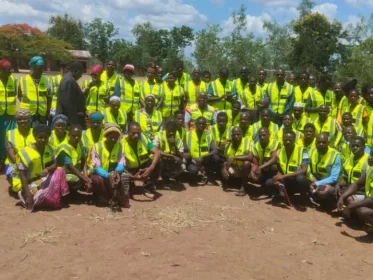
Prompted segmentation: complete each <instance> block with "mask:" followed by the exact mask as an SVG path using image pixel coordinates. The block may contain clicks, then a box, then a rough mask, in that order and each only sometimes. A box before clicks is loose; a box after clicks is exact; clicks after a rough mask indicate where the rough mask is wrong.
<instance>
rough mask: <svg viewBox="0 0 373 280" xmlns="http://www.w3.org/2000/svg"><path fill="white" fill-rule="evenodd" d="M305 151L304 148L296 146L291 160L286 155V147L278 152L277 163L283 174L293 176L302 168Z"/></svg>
mask: <svg viewBox="0 0 373 280" xmlns="http://www.w3.org/2000/svg"><path fill="white" fill-rule="evenodd" d="M303 149H304V148H303V147H302V146H299V145H297V144H295V145H294V149H293V151H292V153H291V155H290V157H289V158H288V156H287V154H286V148H285V147H282V148H281V149H280V150H279V151H278V152H277V163H278V166H279V167H280V171H281V173H282V174H292V173H294V172H296V171H298V170H299V169H300V168H301V166H302V161H303Z"/></svg>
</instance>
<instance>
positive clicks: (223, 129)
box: [209, 112, 230, 156]
mask: <svg viewBox="0 0 373 280" xmlns="http://www.w3.org/2000/svg"><path fill="white" fill-rule="evenodd" d="M227 122H228V116H227V113H225V112H219V113H218V115H217V117H216V124H214V125H212V126H210V128H209V134H210V135H211V136H212V139H213V140H214V142H215V144H216V148H217V149H218V155H219V156H223V155H224V150H225V146H226V145H227V144H228V142H229V140H230V135H229V127H228V126H227Z"/></svg>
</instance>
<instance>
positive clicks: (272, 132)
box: [250, 121, 279, 142]
mask: <svg viewBox="0 0 373 280" xmlns="http://www.w3.org/2000/svg"><path fill="white" fill-rule="evenodd" d="M261 128H262V121H258V122H256V123H254V124H253V125H252V126H251V127H250V135H251V137H252V139H253V141H254V142H258V141H259V135H258V132H259V129H261ZM278 129H279V128H278V125H277V124H275V123H273V122H270V123H269V126H268V131H269V137H270V138H272V139H275V138H277V136H276V133H277V132H278Z"/></svg>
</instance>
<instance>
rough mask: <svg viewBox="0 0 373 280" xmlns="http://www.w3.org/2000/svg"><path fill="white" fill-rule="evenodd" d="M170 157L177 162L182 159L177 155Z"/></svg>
mask: <svg viewBox="0 0 373 280" xmlns="http://www.w3.org/2000/svg"><path fill="white" fill-rule="evenodd" d="M172 159H173V160H174V161H176V162H178V163H179V162H181V161H182V159H181V158H179V157H178V156H175V155H173V156H172Z"/></svg>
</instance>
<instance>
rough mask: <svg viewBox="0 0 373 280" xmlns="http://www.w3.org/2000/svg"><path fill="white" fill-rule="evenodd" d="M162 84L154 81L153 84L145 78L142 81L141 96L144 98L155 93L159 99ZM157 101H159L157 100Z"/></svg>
mask: <svg viewBox="0 0 373 280" xmlns="http://www.w3.org/2000/svg"><path fill="white" fill-rule="evenodd" d="M161 90H162V84H157V83H156V82H154V84H153V85H151V84H150V83H149V81H148V80H145V81H143V82H142V83H141V93H140V97H141V99H142V100H144V99H145V97H147V96H148V95H150V94H153V95H154V96H155V98H156V99H157V100H159V98H160V97H161ZM156 103H157V101H156Z"/></svg>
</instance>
